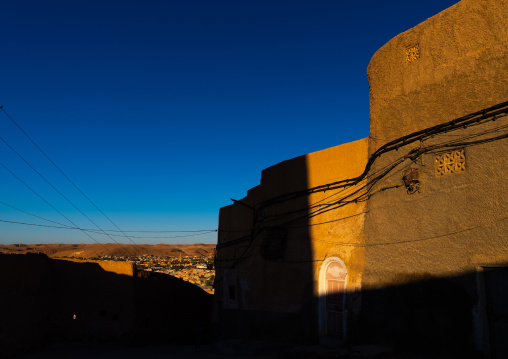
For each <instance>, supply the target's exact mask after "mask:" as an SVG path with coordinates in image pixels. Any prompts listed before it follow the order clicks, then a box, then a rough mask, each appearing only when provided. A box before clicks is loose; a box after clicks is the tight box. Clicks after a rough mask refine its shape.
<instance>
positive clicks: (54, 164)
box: [0, 106, 136, 244]
mask: <svg viewBox="0 0 508 359" xmlns="http://www.w3.org/2000/svg"><path fill="white" fill-rule="evenodd" d="M0 108H1V109H2V111H3V112H4V114H5V115H6V116H7V118H9V119H10V120H11V122H12V123H13V124H14V125H16V127H17V128H18V129H19V130H20V131H21V132H22V133H23V134H24V135H25V137H26V138H28V140H30V142H32V144H33V145H34V146H35V147H36V148H37V149H38V150H39V151H40V152H41V153H42V154H43V155H44V157H46V158H47V159H48V161H49V162H51V164H53V166H55V168H56V169H57V170H58V171H59V172H60V173H61V174H62V175H63V176H64V177H65V178H66V179H67V180H68V181H69V182H70V183H71V184H72V185H73V186H74V188H76V189H77V190H78V191H79V193H81V194H82V195H83V197H85V198H86V199H87V200H88V201H89V202H90V203H91V204H92V205H93V206H94V207H95V208H96V209H97V210H98V211H99V212H100V213H101V214H102V215H103V216H104V217H105V218H106V219H107V220H108V221H109V222H110V223H111V224H112V225H113V226H115V228H116V229H117V230H119V231H120V232H122V234H124V235H125V237H126V238H128V239H129V240H130V241H131V242H132V243H133V244H136V243H135V242H134V241H133V240H132V239H131V238H130V237H129V236H128V235H126V234H125V233H124V232H123V231H122V230H121V229H120V227H118V226H117V225H116V223H115V222H113V220H111V218H109V217H108V216H107V215H106V214H105V213H104V212H103V211H102V210H101V209H100V208H99V207H98V206H97V205H96V204H95V203H94V202H93V201H92V200H91V199H90V198H89V197H88V196H87V195H86V194H85V193H84V192H83V191H82V190H81V189H80V188H79V187H78V186H77V185H76V184H75V183H74V182H73V181H72V180H71V179H70V178H69V176H67V175H66V174H65V173H64V171H63V170H62V169H61V168H60V167H58V166H57V164H56V163H55V162H54V161H53V160H52V159H51V158H50V157H49V156H48V155H47V154H46V152H44V151H43V150H42V148H41V147H40V146H39V145H37V143H35V141H34V140H33V139H32V138H31V137H30V136H29V135H28V133H26V131H25V130H23V128H21V126H20V125H19V124H18V123H17V122H16V121H15V120H14V118H12V116H10V115H9V114H8V113H7V111H5V109H4V108H3V106H1V107H0Z"/></svg>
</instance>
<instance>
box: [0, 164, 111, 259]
mask: <svg viewBox="0 0 508 359" xmlns="http://www.w3.org/2000/svg"><path fill="white" fill-rule="evenodd" d="M0 166H2V167H3V168H4V169H5V170H6V171H7V172H9V173H10V174H11V175H13V176H14V178H16V179H17V180H18V181H20V182H21V183H22V184H23V185H25V187H27V188H28V189H29V190H30V191H32V192H33V193H34V194H35V195H36V196H37V197H39V198H40V199H41V200H42V201H44V203H46V204H47V205H48V206H50V207H51V208H52V209H53V210H54V211H55V212H57V213H58V214H60V215H61V216H62V217H63V218H65V219H66V220H67V221H68V222H69V223H71V224H72V225H73V226H74V227H76V228H79V227H78V226H77V225H76V224H75V223H74V222H73V221H71V220H70V219H69V218H68V217H67V216H65V215H64V214H63V213H62V212H60V211H59V210H58V209H56V208H55V206H53V205H52V204H51V203H49V202H48V201H47V200H46V199H45V198H44V197H42V196H41V195H40V194H39V193H38V192H37V191H36V190H34V189H33V188H32V187H30V186H29V185H28V184H27V183H26V182H24V181H23V180H22V179H21V178H19V177H18V176H17V175H16V174H15V173H14V172H12V171H11V170H10V169H9V168H7V166H5V165H4V164H3V163H2V162H0ZM81 232H82V233H83V234H85V235H86V236H87V237H89V238H90V239H92V240H93V241H94V242H95V243H97V244H100V245H101V246H103V247H104V245H103V244H102V243H100V242H98V241H97V240H96V239H95V238H94V237H92V236H91V235H90V234H88V233H87V232H86V231H83V230H81ZM104 248H106V247H104ZM106 250H107V248H106Z"/></svg>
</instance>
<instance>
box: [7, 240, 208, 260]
mask: <svg viewBox="0 0 508 359" xmlns="http://www.w3.org/2000/svg"><path fill="white" fill-rule="evenodd" d="M214 250H215V244H203V243H196V244H153V245H151V244H140V245H133V244H131V245H129V244H122V245H119V244H116V243H114V244H112V243H105V244H9V245H0V253H16V254H24V253H44V254H46V255H47V256H48V257H52V258H57V257H64V256H65V257H82V258H93V257H98V256H104V255H109V256H117V257H131V256H134V255H144V254H147V255H154V256H159V257H168V256H169V257H179V256H180V254H181V255H182V256H184V257H185V256H210V255H213V253H214Z"/></svg>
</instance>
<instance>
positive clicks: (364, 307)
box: [214, 0, 508, 357]
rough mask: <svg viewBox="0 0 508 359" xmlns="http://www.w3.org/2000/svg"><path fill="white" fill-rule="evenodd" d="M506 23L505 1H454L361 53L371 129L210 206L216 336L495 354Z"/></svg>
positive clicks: (506, 237)
mask: <svg viewBox="0 0 508 359" xmlns="http://www.w3.org/2000/svg"><path fill="white" fill-rule="evenodd" d="M506 24H508V2H507V1H506V0H492V1H484V0H463V1H461V2H459V3H458V4H456V5H454V6H452V7H450V8H448V9H446V10H445V11H443V12H441V13H439V14H437V15H436V16H433V17H431V18H430V19H428V20H426V21H425V22H423V23H421V24H419V25H417V26H415V27H414V28H412V29H410V30H408V31H406V32H404V33H402V34H400V35H398V36H396V37H395V38H393V39H392V40H390V41H389V42H388V43H387V44H386V45H384V46H383V47H382V48H381V49H379V50H378V51H377V52H376V53H375V54H374V56H373V57H372V60H371V62H370V64H369V67H368V71H367V73H368V79H369V84H370V135H369V137H368V138H365V139H361V140H358V141H355V142H352V143H347V144H343V145H340V146H336V147H332V148H328V149H325V150H323V151H319V152H315V153H310V154H308V155H305V156H301V157H297V158H294V159H291V160H287V161H284V162H281V163H279V164H277V165H275V166H272V167H270V168H268V169H265V170H264V171H263V173H262V176H261V183H260V185H258V186H256V187H254V188H252V189H251V190H249V191H248V194H247V196H246V197H245V198H244V199H242V200H240V201H237V202H235V203H234V204H232V205H230V206H227V207H224V208H221V210H220V215H219V233H218V245H217V254H216V282H215V283H216V284H215V290H216V292H215V293H216V295H215V311H214V313H215V314H214V321H215V323H216V325H217V328H218V333H219V336H220V337H221V338H223V339H224V338H259V339H265V340H278V341H293V342H304V343H308V344H315V343H317V342H318V341H320V340H321V341H322V340H332V341H333V340H337V341H350V342H353V343H362V342H363V343H378V344H383V345H389V346H394V347H402V348H409V349H413V350H422V351H430V352H434V353H435V352H436V351H444V352H446V351H453V352H454V353H459V352H461V351H474V350H477V351H479V352H483V353H486V354H487V355H489V354H490V353H492V354H493V356H495V357H508V343H507V341H506V340H505V339H506V338H507V337H508V327H507V326H506V325H505V324H503V323H505V322H504V320H505V318H507V317H508V311H507V310H508V309H507V308H508V306H506V305H505V303H507V302H508V291H507V290H506V283H508V221H507V219H508V217H507V213H508V182H507V181H506V177H507V175H508V171H507V167H506V163H507V158H508V143H507V138H508V131H507V128H508V116H507V113H508V102H507V101H508V27H507V26H506ZM503 338H504V339H503Z"/></svg>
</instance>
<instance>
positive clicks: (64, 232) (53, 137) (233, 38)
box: [0, 0, 457, 244]
mask: <svg viewBox="0 0 508 359" xmlns="http://www.w3.org/2000/svg"><path fill="white" fill-rule="evenodd" d="M456 2H457V1H456V0H426V1H416V0H404V1H403V0H400V1H399V0H385V1H377V0H376V1H370V0H369V1H360V0H358V1H340V0H334V1H331V0H330V1H326V0H312V1H311V0H307V1H297V0H292V1H289V0H287V1H277V0H252V1H245V0H228V1H214V0H196V1H193V0H185V1H172V0H165V1H162V0H161V1H155V0H147V1H128V0H121V1H120V0H117V1H112V0H63V1H54V0H47V1H36V0H31V1H26V0H17V1H4V2H2V6H1V13H2V15H1V18H2V20H1V21H0V33H1V34H2V42H1V46H0V69H1V77H0V105H3V106H4V109H5V110H6V111H7V112H8V113H9V114H10V115H11V116H12V117H13V118H14V119H15V120H16V121H17V122H18V123H19V125H20V126H22V127H23V128H24V130H25V131H26V132H27V133H28V134H29V135H30V136H31V137H32V138H33V139H34V140H35V142H37V143H38V145H39V146H40V147H41V148H42V149H43V150H44V151H45V152H46V153H47V154H48V155H49V156H50V157H51V158H52V159H53V160H54V161H55V162H56V164H57V165H58V166H59V167H60V168H61V169H62V170H63V171H64V172H65V173H66V174H67V175H68V176H69V177H70V178H71V179H72V180H73V181H74V182H75V183H76V184H77V185H78V186H79V187H80V188H81V189H82V190H83V191H84V192H85V193H86V194H87V195H88V196H89V197H90V198H91V199H92V200H93V201H94V202H95V203H96V204H97V205H98V206H99V208H100V209H101V210H102V211H104V212H105V213H106V214H107V215H108V216H109V217H110V218H111V219H112V220H113V221H114V222H115V223H116V224H117V225H118V226H119V227H120V228H121V229H122V230H195V229H215V228H217V217H218V210H219V208H220V207H222V206H225V205H228V204H230V203H231V201H230V200H229V198H230V197H232V198H236V199H240V198H242V197H244V196H245V194H246V191H247V190H248V189H249V188H251V187H253V186H255V185H257V184H258V183H259V179H260V174H261V170H262V169H263V168H266V167H269V166H271V165H273V164H275V163H278V162H280V161H283V160H286V159H289V158H292V157H296V156H299V155H303V154H306V153H309V152H314V151H318V150H321V149H324V148H327V147H331V146H335V145H338V144H341V143H344V142H350V141H353V140H356V139H360V138H363V137H366V136H368V132H369V129H368V117H369V102H368V100H369V97H368V95H369V94H368V83H367V75H366V69H367V65H368V63H369V61H370V58H371V57H372V55H373V54H374V52H375V51H376V50H377V49H379V48H380V47H381V46H382V45H384V44H385V43H386V42H387V41H389V40H390V39H391V38H392V37H394V36H396V35H397V34H399V33H401V32H403V31H405V30H407V29H409V28H411V27H413V26H415V25H417V24H418V23H420V22H422V21H424V20H425V19H427V18H428V17H430V16H432V15H435V14H437V13H438V12H440V11H442V10H444V9H445V8H447V7H449V6H451V5H453V4H454V3H456ZM0 136H1V137H2V138H3V139H4V140H6V141H7V142H8V143H9V144H10V145H11V146H12V147H14V148H15V149H16V150H17V151H18V152H19V153H20V154H21V155H22V156H23V157H24V158H25V159H26V160H27V161H29V162H30V163H31V164H32V166H34V167H35V168H36V169H37V170H39V171H40V172H41V173H42V174H43V175H44V176H46V177H47V178H48V180H50V181H51V183H52V184H53V185H54V186H55V187H57V188H58V189H59V190H60V191H61V192H62V193H64V194H65V195H66V196H67V197H68V198H69V199H70V200H71V201H72V202H73V203H74V204H75V205H76V206H78V207H79V208H80V209H81V210H82V211H83V212H85V213H86V214H87V215H88V216H89V217H90V218H91V219H92V220H94V221H95V222H96V223H97V224H98V225H99V226H100V227H102V228H103V229H114V227H113V226H112V225H111V224H110V223H109V222H108V221H107V220H106V219H105V218H104V217H103V216H102V215H101V214H100V213H98V212H97V210H96V209H95V208H93V207H92V206H91V205H90V204H89V203H88V202H87V201H86V200H85V199H84V198H83V197H82V196H81V195H80V194H79V193H78V192H77V191H76V190H75V189H74V188H73V187H72V186H71V185H69V184H68V182H66V180H65V179H64V178H63V176H61V175H60V174H59V173H58V172H57V171H56V170H55V169H54V168H53V167H52V166H51V165H50V164H49V162H47V161H46V160H45V158H44V157H43V156H42V155H41V154H40V153H39V152H37V150H36V148H34V147H33V146H32V144H31V143H30V142H29V141H28V140H27V139H26V138H25V137H23V135H22V134H21V133H20V132H19V131H18V130H17V129H16V127H15V126H14V125H13V124H12V123H11V122H10V120H9V119H8V118H7V116H5V114H4V113H3V112H0ZM0 162H1V163H2V164H4V165H5V166H7V167H8V168H9V169H10V170H11V171H12V172H14V173H15V174H16V175H17V176H19V178H21V179H22V180H23V181H25V182H26V183H27V184H29V185H30V186H31V187H32V188H33V189H34V190H35V191H37V193H39V194H40V195H41V196H43V197H44V198H45V199H46V200H47V201H48V202H50V203H51V204H52V205H53V206H54V207H56V208H57V209H58V210H59V211H60V212H62V213H63V214H64V215H65V216H66V217H68V218H69V219H71V220H72V221H73V222H74V223H76V224H77V225H78V226H80V227H82V228H95V227H94V225H93V224H92V223H90V222H89V221H88V220H87V219H86V218H85V217H83V216H82V215H81V214H79V213H78V212H77V211H76V210H75V209H74V208H73V207H72V206H71V205H69V204H68V203H67V202H66V201H65V200H63V199H62V198H61V197H60V196H59V195H58V194H57V193H56V192H55V191H54V190H53V189H52V188H51V187H49V186H48V185H47V184H46V183H44V182H43V181H42V180H41V179H40V177H38V176H37V175H36V174H35V173H34V172H33V171H32V170H31V169H30V168H29V167H28V166H27V165H26V164H25V163H23V162H22V160H20V159H19V157H17V156H16V155H15V154H14V153H13V152H12V151H11V150H10V149H9V148H8V147H7V146H6V145H5V144H4V143H2V142H0ZM0 184H1V186H0V201H2V202H4V203H7V204H9V205H12V206H15V207H17V208H19V209H22V210H24V211H27V212H30V213H33V214H36V215H38V216H42V217H44V218H47V219H51V220H53V221H57V222H61V223H64V224H67V225H69V222H67V220H66V219H65V218H63V217H62V216H61V215H60V214H58V213H57V212H55V211H54V210H53V209H51V207H49V206H48V205H47V204H46V203H44V202H43V201H42V200H41V199H40V198H38V197H37V196H36V195H34V194H33V193H32V192H31V191H30V190H28V189H27V188H26V187H25V186H24V185H23V184H21V182H20V181H19V180H17V179H15V178H14V177H13V176H12V175H11V174H10V173H9V172H7V171H6V170H5V169H4V168H2V167H0ZM0 220H9V221H19V222H27V223H39V224H49V225H51V224H52V223H49V222H45V221H44V220H42V219H39V218H35V217H33V216H30V215H27V214H24V213H22V212H19V211H16V210H13V209H12V208H10V207H7V206H5V205H3V204H1V203H0ZM136 235H138V236H148V235H151V236H171V235H178V234H171V233H158V234H147V233H137V234H136ZM181 235H182V234H181ZM183 235H185V233H183ZM93 237H94V238H95V239H96V240H97V241H99V242H102V243H105V242H112V241H111V239H110V238H108V237H105V236H103V235H98V234H93ZM115 239H116V240H118V241H122V242H125V243H130V242H129V241H127V240H125V239H124V240H122V238H121V237H115ZM134 240H135V241H136V242H137V243H193V242H206V243H215V242H216V234H215V233H211V234H208V235H203V236H195V237H187V238H151V239H146V238H145V239H143V238H136V239H134ZM0 243H2V244H6V243H93V240H91V239H90V238H88V237H87V236H85V235H83V233H81V232H80V231H76V230H68V229H49V228H40V227H30V226H26V225H19V224H9V223H2V222H0Z"/></svg>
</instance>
